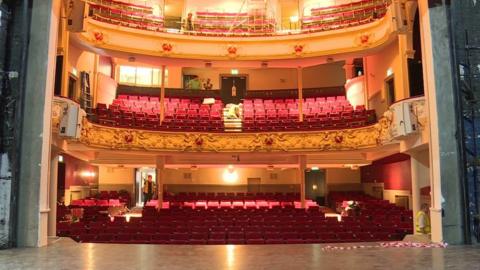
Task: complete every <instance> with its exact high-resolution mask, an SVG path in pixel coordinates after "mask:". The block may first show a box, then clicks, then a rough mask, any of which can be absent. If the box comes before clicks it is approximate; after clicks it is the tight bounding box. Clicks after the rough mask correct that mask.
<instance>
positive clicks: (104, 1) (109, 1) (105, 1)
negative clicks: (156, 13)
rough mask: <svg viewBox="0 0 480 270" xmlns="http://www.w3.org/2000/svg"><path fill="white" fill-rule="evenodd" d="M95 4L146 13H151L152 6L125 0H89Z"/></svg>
mask: <svg viewBox="0 0 480 270" xmlns="http://www.w3.org/2000/svg"><path fill="white" fill-rule="evenodd" d="M91 1H93V2H94V3H96V4H100V5H106V6H116V7H119V8H122V9H125V10H137V11H143V12H144V13H146V14H152V12H153V8H152V7H151V6H147V5H142V4H139V3H135V4H134V3H127V2H125V1H117V0H91Z"/></svg>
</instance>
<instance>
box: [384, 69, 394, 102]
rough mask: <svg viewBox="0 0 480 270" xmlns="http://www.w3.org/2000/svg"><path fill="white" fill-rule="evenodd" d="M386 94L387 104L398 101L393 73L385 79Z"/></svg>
mask: <svg viewBox="0 0 480 270" xmlns="http://www.w3.org/2000/svg"><path fill="white" fill-rule="evenodd" d="M385 92H386V93H385V95H386V99H387V105H388V106H390V105H392V104H393V103H395V101H396V97H395V79H394V77H393V75H390V76H388V77H387V78H386V79H385Z"/></svg>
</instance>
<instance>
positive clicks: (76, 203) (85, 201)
mask: <svg viewBox="0 0 480 270" xmlns="http://www.w3.org/2000/svg"><path fill="white" fill-rule="evenodd" d="M124 204H125V203H122V202H121V201H120V199H108V200H105V199H100V200H96V199H81V200H72V201H71V202H70V205H71V206H79V207H82V206H121V205H124Z"/></svg>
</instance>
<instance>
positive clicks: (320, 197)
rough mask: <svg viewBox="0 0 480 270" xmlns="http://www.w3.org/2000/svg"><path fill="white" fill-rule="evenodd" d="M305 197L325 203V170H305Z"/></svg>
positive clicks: (320, 203)
mask: <svg viewBox="0 0 480 270" xmlns="http://www.w3.org/2000/svg"><path fill="white" fill-rule="evenodd" d="M305 197H306V198H307V199H311V200H314V201H316V202H317V203H318V204H319V205H325V170H310V171H307V172H305Z"/></svg>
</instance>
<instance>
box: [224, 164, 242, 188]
mask: <svg viewBox="0 0 480 270" xmlns="http://www.w3.org/2000/svg"><path fill="white" fill-rule="evenodd" d="M223 181H225V182H226V183H229V184H232V183H235V182H237V181H238V173H237V171H236V170H235V168H234V167H233V165H228V167H227V168H226V169H225V170H224V171H223Z"/></svg>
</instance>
